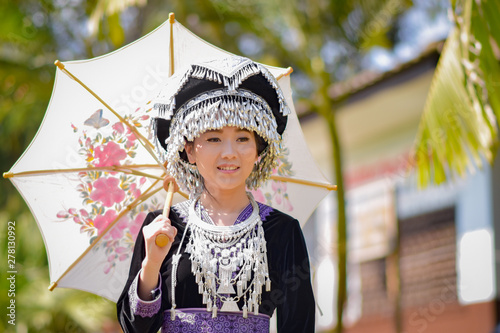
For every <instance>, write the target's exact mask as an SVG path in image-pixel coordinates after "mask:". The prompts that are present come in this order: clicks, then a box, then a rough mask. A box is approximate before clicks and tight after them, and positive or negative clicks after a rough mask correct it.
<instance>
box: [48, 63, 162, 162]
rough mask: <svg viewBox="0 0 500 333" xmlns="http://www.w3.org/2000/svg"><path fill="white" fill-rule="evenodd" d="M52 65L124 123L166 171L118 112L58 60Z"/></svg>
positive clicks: (150, 146)
mask: <svg viewBox="0 0 500 333" xmlns="http://www.w3.org/2000/svg"><path fill="white" fill-rule="evenodd" d="M54 64H55V65H56V66H57V67H58V68H59V69H60V70H61V71H62V72H63V73H64V74H66V75H68V76H69V77H70V78H71V79H73V80H74V81H76V82H78V83H79V84H80V85H81V86H82V87H83V88H84V89H85V90H87V91H88V92H89V93H90V94H91V95H92V96H94V97H95V98H96V99H97V100H98V101H99V102H101V103H102V104H103V105H104V106H105V107H106V108H108V110H109V111H111V112H112V113H113V114H114V115H115V116H116V117H117V118H118V119H119V120H120V121H121V122H122V123H124V124H125V125H126V126H127V127H128V128H129V129H130V130H131V131H132V133H134V135H135V136H136V137H137V138H138V139H139V141H140V142H141V144H142V145H143V147H144V148H145V149H146V150H147V151H148V152H149V153H150V154H151V156H152V157H153V158H154V159H155V160H156V162H158V164H159V165H160V166H161V167H163V168H164V169H165V171H166V168H165V166H164V165H163V163H161V162H160V160H159V159H158V157H157V156H156V154H155V152H154V151H153V149H154V146H153V144H152V143H151V142H149V140H148V139H146V138H145V137H144V136H143V135H142V134H141V133H139V131H138V130H137V128H135V126H133V125H131V124H130V123H129V122H128V121H127V120H126V119H125V118H123V117H122V116H121V115H120V114H119V113H118V112H116V111H115V110H114V109H113V108H112V107H111V106H110V105H109V104H108V103H106V102H105V101H104V100H103V99H102V98H101V97H99V96H98V95H97V94H96V93H95V92H94V91H93V90H92V89H90V88H89V87H88V86H87V85H86V84H85V83H83V82H82V81H81V80H80V79H78V78H77V77H76V76H75V75H73V73H71V72H70V71H68V70H67V69H66V68H65V66H64V64H63V63H62V62H60V61H59V60H56V61H55V62H54Z"/></svg>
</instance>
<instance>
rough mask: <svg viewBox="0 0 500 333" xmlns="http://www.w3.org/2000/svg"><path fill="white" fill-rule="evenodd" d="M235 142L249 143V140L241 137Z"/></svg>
mask: <svg viewBox="0 0 500 333" xmlns="http://www.w3.org/2000/svg"><path fill="white" fill-rule="evenodd" d="M236 141H238V142H248V141H250V138H249V137H247V136H242V137H239V138H238V139H237V140H236Z"/></svg>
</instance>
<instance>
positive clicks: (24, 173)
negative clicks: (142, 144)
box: [3, 164, 163, 180]
mask: <svg viewBox="0 0 500 333" xmlns="http://www.w3.org/2000/svg"><path fill="white" fill-rule="evenodd" d="M155 167H158V165H156V164H143V165H134V166H132V165H130V166H121V167H120V166H110V167H95V168H74V169H53V170H31V171H21V172H16V173H14V172H4V174H3V177H4V178H12V177H23V176H33V175H35V176H36V175H44V174H52V173H57V174H60V173H69V172H84V171H108V172H115V171H117V172H123V173H126V174H131V175H136V176H144V177H148V178H152V179H158V180H161V179H163V178H162V177H160V176H155V175H151V174H149V173H146V172H142V171H138V170H134V169H136V168H137V169H138V168H155Z"/></svg>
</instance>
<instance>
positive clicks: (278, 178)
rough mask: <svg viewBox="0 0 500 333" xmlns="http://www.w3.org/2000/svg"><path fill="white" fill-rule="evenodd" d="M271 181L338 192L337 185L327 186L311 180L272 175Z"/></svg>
mask: <svg viewBox="0 0 500 333" xmlns="http://www.w3.org/2000/svg"><path fill="white" fill-rule="evenodd" d="M271 179H272V180H275V181H278V182H286V183H294V184H302V185H308V186H315V187H322V188H325V189H327V190H329V191H336V190H337V185H332V184H325V183H320V182H313V181H311V180H305V179H297V178H290V177H283V176H277V175H272V176H271Z"/></svg>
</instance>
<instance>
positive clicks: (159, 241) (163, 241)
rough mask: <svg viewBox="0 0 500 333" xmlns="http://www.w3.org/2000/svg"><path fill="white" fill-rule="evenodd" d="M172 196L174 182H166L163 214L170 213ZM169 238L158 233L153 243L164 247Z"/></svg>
mask: <svg viewBox="0 0 500 333" xmlns="http://www.w3.org/2000/svg"><path fill="white" fill-rule="evenodd" d="M173 197H174V183H173V182H170V183H168V190H167V198H166V199H165V206H164V207H163V216H168V215H169V213H170V206H171V205H172V199H173ZM169 241H170V239H169V238H168V236H167V235H165V234H158V235H156V238H155V243H156V245H158V246H159V247H164V246H166V245H167V244H168V242H169Z"/></svg>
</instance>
